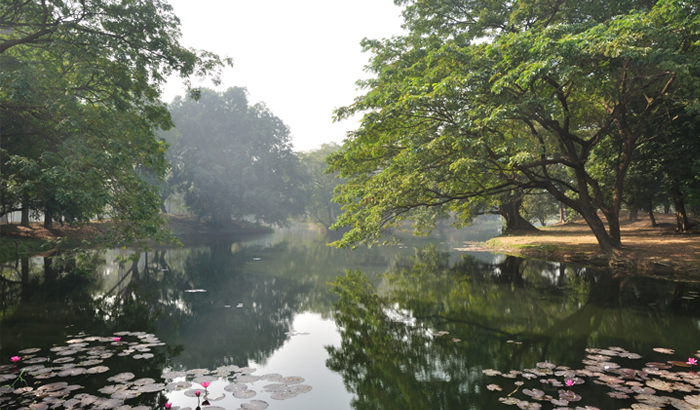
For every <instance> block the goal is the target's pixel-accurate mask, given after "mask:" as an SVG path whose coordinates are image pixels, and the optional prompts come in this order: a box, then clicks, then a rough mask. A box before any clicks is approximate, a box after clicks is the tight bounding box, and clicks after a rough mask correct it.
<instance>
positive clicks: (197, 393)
mask: <svg viewBox="0 0 700 410" xmlns="http://www.w3.org/2000/svg"><path fill="white" fill-rule="evenodd" d="M201 393H202V392H201V391H199V390H195V391H194V395H195V396H197V397H199V395H200V394H201Z"/></svg>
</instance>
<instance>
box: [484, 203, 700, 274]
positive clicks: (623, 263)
mask: <svg viewBox="0 0 700 410" xmlns="http://www.w3.org/2000/svg"><path fill="white" fill-rule="evenodd" d="M654 217H655V219H656V222H657V224H658V226H656V227H652V226H651V221H650V220H649V217H648V215H646V214H643V213H642V212H640V213H639V220H637V221H636V222H630V221H628V215H627V213H626V212H623V213H622V214H621V215H620V224H621V227H620V229H621V235H622V249H621V250H620V251H619V252H616V253H615V255H613V256H612V257H611V258H609V257H606V256H605V255H603V254H601V253H600V249H599V248H598V243H597V241H596V239H595V236H594V235H593V233H592V232H591V230H590V228H589V227H588V225H587V224H586V223H585V222H584V221H583V219H576V220H574V221H572V222H568V223H566V224H557V225H552V226H548V227H544V228H541V229H540V231H539V232H535V233H525V234H517V235H509V236H501V237H498V238H495V239H492V240H491V241H489V242H487V247H489V248H490V249H492V250H497V251H500V252H505V253H508V254H513V255H519V256H525V257H531V258H536V259H548V260H554V261H561V262H578V263H581V264H583V265H596V266H604V265H607V266H611V267H612V268H613V269H615V270H618V271H624V272H627V273H633V274H641V275H659V276H669V275H673V276H676V277H679V278H686V279H688V278H693V279H700V229H699V227H698V225H697V223H698V221H697V220H694V221H693V222H695V224H696V225H695V228H694V230H693V231H691V232H689V233H676V232H675V227H676V217H675V215H667V214H656V213H655V214H654Z"/></svg>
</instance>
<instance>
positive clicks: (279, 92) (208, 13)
mask: <svg viewBox="0 0 700 410" xmlns="http://www.w3.org/2000/svg"><path fill="white" fill-rule="evenodd" d="M169 2H170V4H172V6H173V8H174V10H175V14H176V15H177V16H178V17H179V18H180V20H181V23H182V26H181V30H182V34H183V35H182V43H183V44H184V45H185V46H187V47H193V48H197V49H204V50H208V51H212V52H215V53H217V54H219V55H221V56H229V57H232V58H233V59H234V66H233V68H228V69H226V71H225V73H224V76H223V84H222V86H220V87H218V88H217V89H219V90H224V89H226V88H228V87H233V86H240V87H246V88H247V89H248V92H249V98H250V102H251V103H257V102H260V101H262V102H264V103H265V104H266V105H267V106H268V107H269V108H270V110H271V111H272V112H273V113H274V114H275V115H276V116H277V117H279V118H281V119H282V121H284V122H285V124H287V125H288V126H289V127H290V129H291V132H292V135H293V144H294V149H295V150H296V151H307V150H311V149H315V148H318V147H319V146H320V145H321V144H323V143H326V142H331V141H334V142H339V143H340V142H342V140H343V138H344V137H345V133H346V131H348V130H352V129H355V128H357V121H358V120H359V118H358V119H350V120H345V121H342V122H339V123H333V122H332V114H333V110H334V109H335V108H337V107H341V106H345V105H349V104H351V103H352V101H353V99H354V98H355V97H356V96H358V95H360V91H358V90H357V87H356V85H355V82H356V81H357V80H358V79H360V78H367V76H368V74H367V73H365V72H364V71H363V67H364V66H365V65H366V64H367V62H368V61H369V58H370V54H368V53H362V48H361V47H360V41H361V40H362V39H363V38H365V37H367V38H372V39H381V38H388V37H391V36H392V35H396V34H400V33H401V32H402V29H401V17H400V13H401V9H400V8H399V7H397V6H395V5H394V4H393V1H392V0H354V1H337V0H296V1H291V0H170V1H169ZM193 85H196V86H197V85H198V86H205V87H210V88H213V85H212V84H211V82H206V83H203V84H193ZM176 95H184V89H183V88H182V86H181V81H180V80H179V79H175V80H173V81H170V82H169V83H168V85H167V86H166V88H165V93H164V98H165V100H166V101H167V102H170V101H172V99H173V98H174V97H175V96H176Z"/></svg>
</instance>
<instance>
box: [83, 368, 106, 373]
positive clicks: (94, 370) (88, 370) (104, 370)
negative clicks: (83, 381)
mask: <svg viewBox="0 0 700 410" xmlns="http://www.w3.org/2000/svg"><path fill="white" fill-rule="evenodd" d="M107 371H109V367H107V366H95V367H91V368H89V369H87V371H86V373H87V374H98V373H105V372H107Z"/></svg>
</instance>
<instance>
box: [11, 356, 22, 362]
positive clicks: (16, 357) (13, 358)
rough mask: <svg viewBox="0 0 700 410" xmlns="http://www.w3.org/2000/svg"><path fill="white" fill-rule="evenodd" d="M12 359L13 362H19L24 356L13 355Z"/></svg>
mask: <svg viewBox="0 0 700 410" xmlns="http://www.w3.org/2000/svg"><path fill="white" fill-rule="evenodd" d="M10 360H12V361H13V362H19V361H20V360H22V358H21V357H19V356H12V357H10Z"/></svg>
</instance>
